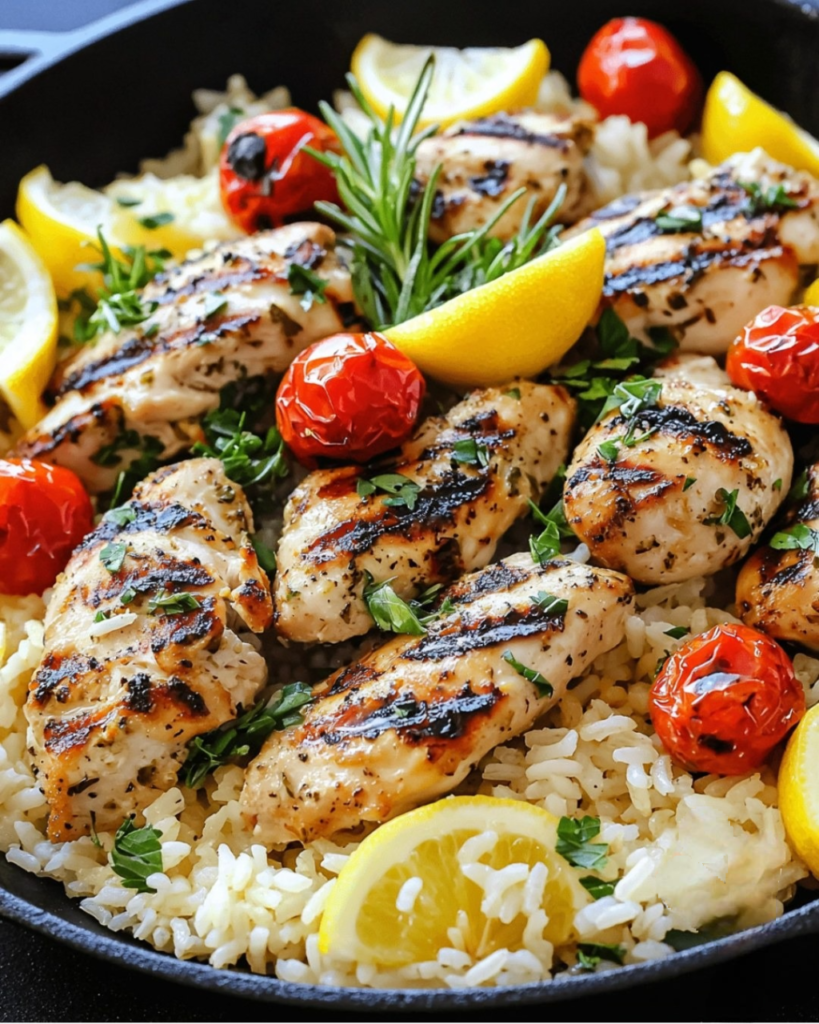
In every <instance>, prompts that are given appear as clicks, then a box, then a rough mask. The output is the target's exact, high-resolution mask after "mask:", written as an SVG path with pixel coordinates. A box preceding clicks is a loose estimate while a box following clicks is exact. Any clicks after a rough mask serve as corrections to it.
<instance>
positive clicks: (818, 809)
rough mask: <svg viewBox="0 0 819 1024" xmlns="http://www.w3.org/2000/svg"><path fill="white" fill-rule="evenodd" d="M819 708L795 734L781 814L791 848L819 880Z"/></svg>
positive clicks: (785, 766)
mask: <svg viewBox="0 0 819 1024" xmlns="http://www.w3.org/2000/svg"><path fill="white" fill-rule="evenodd" d="M817 776H819V706H815V707H812V708H811V709H810V710H809V711H808V713H807V714H806V715H805V717H804V718H803V719H802V721H801V722H800V723H799V725H797V727H796V728H795V729H794V731H793V732H792V733H791V738H790V739H789V740H788V745H787V747H786V748H785V753H784V754H783V756H782V763H781V764H780V766H779V781H778V789H779V811H780V813H781V815H782V823H783V824H784V826H785V831H786V832H787V834H788V839H789V840H790V842H791V846H793V848H794V849H795V850H796V852H797V853H798V854H799V856H800V857H801V858H802V860H803V861H804V862H805V863H806V864H807V866H808V867H809V868H810V870H811V872H812V873H813V874H814V875H816V877H817V878H819V788H817V785H816V779H817Z"/></svg>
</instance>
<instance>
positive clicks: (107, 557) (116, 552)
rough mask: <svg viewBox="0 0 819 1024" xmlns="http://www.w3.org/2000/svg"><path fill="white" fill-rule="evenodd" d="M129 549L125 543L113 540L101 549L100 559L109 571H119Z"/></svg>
mask: <svg viewBox="0 0 819 1024" xmlns="http://www.w3.org/2000/svg"><path fill="white" fill-rule="evenodd" d="M127 550H128V548H127V547H126V546H125V545H124V544H120V543H117V542H114V541H111V542H109V543H108V544H106V545H105V547H104V548H103V549H102V551H100V561H101V562H102V564H103V565H104V566H105V568H106V569H107V570H108V572H110V573H114V572H119V570H120V569H121V568H122V563H123V562H124V561H125V554H126V552H127Z"/></svg>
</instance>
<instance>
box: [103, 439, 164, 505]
mask: <svg viewBox="0 0 819 1024" xmlns="http://www.w3.org/2000/svg"><path fill="white" fill-rule="evenodd" d="M164 450H165V446H164V445H163V443H162V442H161V441H160V440H159V439H158V438H156V437H151V436H149V435H144V436H143V435H142V434H139V433H137V431H136V430H122V431H120V433H119V434H118V435H117V436H116V437H115V438H114V440H113V441H112V442H111V443H110V444H106V445H103V447H102V448H100V450H99V451H98V452H96V454H94V455H92V456H91V461H92V462H95V463H96V464H97V465H98V466H105V467H107V468H113V467H114V466H120V465H122V462H123V453H124V452H131V453H133V454H132V455H131V457H130V458H129V459H128V462H127V465H126V466H125V467H124V468H123V469H122V470H120V473H119V475H118V476H117V481H116V484H115V485H114V490H113V491H112V493H111V499H110V505H111V507H112V508H116V507H117V506H118V505H119V504H120V503H121V502H122V501H123V500H125V499H126V498H127V497H128V496H129V495H130V493H131V491H132V490H133V489H134V487H135V486H136V485H137V484H138V483H139V481H140V480H144V479H145V477H146V476H147V475H148V474H149V473H152V472H153V471H154V470H155V469H156V468H157V466H159V462H160V456H161V455H162V453H163V452H164ZM109 512H110V509H109ZM130 521H133V520H129V522H130ZM122 525H124V524H122Z"/></svg>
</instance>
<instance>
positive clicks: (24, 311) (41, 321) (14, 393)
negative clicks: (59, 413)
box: [0, 220, 57, 428]
mask: <svg viewBox="0 0 819 1024" xmlns="http://www.w3.org/2000/svg"><path fill="white" fill-rule="evenodd" d="M56 354H57V297H56V296H55V294H54V288H53V286H52V284H51V278H50V277H49V274H48V270H47V269H46V267H45V264H44V263H43V261H42V260H41V259H40V257H39V256H38V255H37V253H36V252H35V251H34V248H33V247H32V245H31V243H30V242H29V240H28V239H27V238H26V236H25V235H24V234H23V232H22V231H21V230H20V228H18V227H17V225H16V224H15V223H14V222H13V221H10V220H6V221H3V223H2V224H0V397H2V398H3V399H4V401H5V402H6V403H7V404H8V405H9V407H10V408H11V411H12V412H13V413H14V415H15V416H16V417H17V419H18V420H19V421H20V423H22V425H23V426H24V427H25V428H28V427H33V426H34V424H35V423H36V422H37V421H38V420H39V419H41V418H42V417H43V416H44V415H45V407H44V406H43V404H42V402H41V400H40V395H41V394H42V392H43V389H44V388H45V386H46V384H47V383H48V379H49V377H50V376H51V372H52V370H53V369H54V364H55V362H56Z"/></svg>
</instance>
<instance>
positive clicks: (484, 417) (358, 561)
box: [275, 381, 574, 642]
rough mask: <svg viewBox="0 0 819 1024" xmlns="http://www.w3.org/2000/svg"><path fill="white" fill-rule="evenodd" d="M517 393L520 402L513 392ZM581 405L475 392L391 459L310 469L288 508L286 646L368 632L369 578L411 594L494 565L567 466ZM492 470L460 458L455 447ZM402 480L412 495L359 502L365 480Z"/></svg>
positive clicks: (542, 390)
mask: <svg viewBox="0 0 819 1024" xmlns="http://www.w3.org/2000/svg"><path fill="white" fill-rule="evenodd" d="M518 394H519V396H520V397H517V396H518ZM573 424H574V402H573V400H572V399H571V398H570V397H569V396H568V394H567V392H566V391H565V390H564V389H563V388H561V387H554V386H551V385H539V384H532V383H530V382H527V381H521V382H517V383H516V384H515V390H512V388H511V386H510V387H509V388H490V389H486V390H482V391H476V392H474V393H473V394H472V395H470V396H468V397H467V398H466V399H465V400H464V401H463V402H461V403H459V404H458V405H456V406H455V407H454V408H453V409H452V410H451V411H450V412H449V414H448V415H447V416H445V417H433V418H430V419H428V420H427V421H425V422H424V423H423V424H422V426H421V428H420V429H419V430H418V431H417V433H416V434H415V436H414V437H413V438H412V439H411V440H409V441H408V442H406V443H405V444H404V445H403V446H402V448H401V450H400V452H399V454H398V456H397V457H396V458H395V459H394V460H392V461H390V462H389V463H385V464H379V465H376V466H370V467H368V468H361V467H357V466H346V467H343V468H339V469H328V470H318V471H317V472H314V473H311V474H310V475H309V476H308V477H307V478H306V479H305V480H304V481H303V482H302V484H301V485H300V486H299V487H298V488H297V489H296V490H295V491H294V492H293V494H292V496H291V498H290V500H289V502H288V504H287V507H286V509H285V513H284V530H283V533H282V537H281V541H280V544H279V552H278V567H279V568H278V572H277V574H276V580H275V598H276V624H277V628H278V630H279V632H280V634H281V635H282V636H284V637H286V638H288V639H290V640H298V641H303V642H308V641H316V640H319V641H324V642H339V641H342V640H346V639H348V638H350V637H353V636H358V635H361V634H363V633H366V632H368V631H369V630H370V629H371V628H372V625H373V620H372V618H371V616H370V613H369V611H368V610H367V605H366V603H365V601H364V597H363V593H364V588H365V585H366V582H367V578H368V577H367V574H368V573H369V575H370V576H371V577H373V578H374V579H375V580H376V581H377V582H381V581H384V580H387V579H389V580H391V581H392V583H391V585H392V587H393V589H394V590H395V591H396V593H397V594H398V595H399V596H400V597H403V598H404V599H409V598H412V597H414V596H416V594H418V593H419V591H420V590H422V589H423V588H424V587H426V586H429V585H430V584H433V583H448V582H449V581H450V580H452V579H454V578H455V577H456V576H458V575H460V574H461V573H463V572H468V571H470V570H472V569H476V568H479V567H481V566H483V565H486V564H487V562H489V561H490V560H491V558H492V556H493V554H494V552H495V548H496V546H497V543H498V541H499V540H500V538H501V536H502V534H503V533H504V532H505V531H506V530H507V529H508V528H509V527H510V526H511V525H512V523H513V522H514V521H515V520H516V519H517V518H518V517H519V516H521V515H523V514H524V513H525V512H526V510H527V507H528V505H527V502H528V500H529V499H530V498H531V499H534V500H537V498H538V497H539V495H540V492H541V489H542V488H543V487H544V486H545V485H546V484H547V483H548V482H549V481H550V480H551V479H552V477H553V476H554V474H555V472H556V471H557V468H558V466H559V465H560V463H561V462H563V461H565V459H566V456H567V453H568V450H569V440H570V436H571V430H572V427H573ZM464 441H467V442H469V441H473V442H475V443H476V444H477V445H478V446H480V448H481V449H482V450H485V457H484V462H485V464H483V463H481V462H479V461H477V460H476V461H475V462H474V463H466V462H462V461H458V460H457V458H456V455H457V454H458V447H457V445H458V444H459V442H464ZM385 473H397V474H401V475H402V476H404V477H406V478H407V480H408V481H412V483H413V484H415V485H416V486H417V494H416V495H415V500H414V502H413V504H412V507H410V505H409V504H400V503H399V504H395V503H393V501H392V498H393V496H392V495H389V494H384V493H372V494H369V495H367V496H361V495H359V493H358V491H357V483H358V481H359V479H361V478H364V479H370V478H372V477H377V476H378V475H380V474H385Z"/></svg>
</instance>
